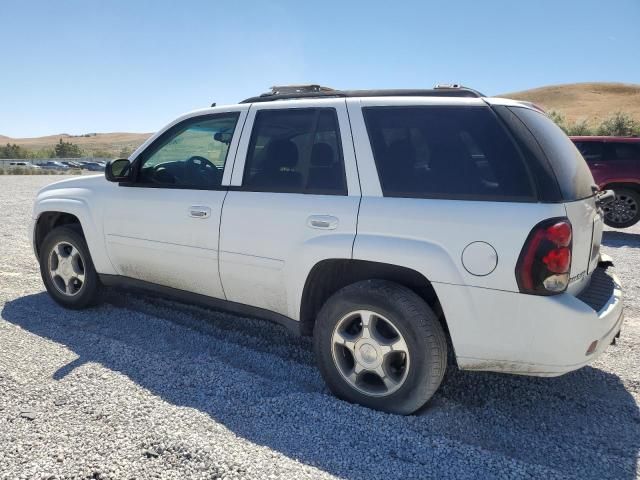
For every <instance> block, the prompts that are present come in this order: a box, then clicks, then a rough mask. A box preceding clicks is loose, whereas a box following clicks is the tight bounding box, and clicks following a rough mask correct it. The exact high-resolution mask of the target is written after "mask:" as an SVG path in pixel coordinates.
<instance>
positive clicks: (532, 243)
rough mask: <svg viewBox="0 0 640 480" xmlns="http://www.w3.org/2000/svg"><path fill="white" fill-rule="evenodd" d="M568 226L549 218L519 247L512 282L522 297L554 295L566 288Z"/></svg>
mask: <svg viewBox="0 0 640 480" xmlns="http://www.w3.org/2000/svg"><path fill="white" fill-rule="evenodd" d="M571 240H572V234H571V222H569V219H567V218H552V219H549V220H544V221H543V222H540V223H539V224H538V225H536V226H535V227H534V228H533V230H531V233H530V234H529V236H528V237H527V241H526V242H525V244H524V247H522V252H520V258H519V259H518V264H517V266H516V279H517V281H518V287H519V288H520V291H521V292H522V293H530V294H533V295H555V294H558V293H562V292H564V291H565V290H566V289H567V286H568V285H569V272H570V271H571V246H572V242H571Z"/></svg>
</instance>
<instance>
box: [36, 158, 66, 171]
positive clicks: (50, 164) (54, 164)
mask: <svg viewBox="0 0 640 480" xmlns="http://www.w3.org/2000/svg"><path fill="white" fill-rule="evenodd" d="M40 166H41V167H42V168H46V169H49V170H69V167H68V166H67V165H65V164H64V163H62V162H58V161H55V160H49V161H47V162H44V163H42V164H40Z"/></svg>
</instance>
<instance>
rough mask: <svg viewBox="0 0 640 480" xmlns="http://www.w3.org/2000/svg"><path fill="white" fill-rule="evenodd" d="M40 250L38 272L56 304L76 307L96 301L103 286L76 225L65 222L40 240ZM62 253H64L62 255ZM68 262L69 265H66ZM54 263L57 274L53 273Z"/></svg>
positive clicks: (85, 305) (80, 307)
mask: <svg viewBox="0 0 640 480" xmlns="http://www.w3.org/2000/svg"><path fill="white" fill-rule="evenodd" d="M69 247H72V249H69ZM54 249H56V251H55V252H54ZM73 249H75V250H73ZM39 251H40V275H41V276H42V281H43V282H44V285H45V287H46V289H47V292H49V295H51V297H52V298H53V299H54V300H55V301H56V303H58V304H59V305H61V306H63V307H65V308H69V309H73V310H79V309H83V308H87V307H90V306H93V305H95V304H97V303H98V302H99V300H100V290H101V287H102V285H101V284H100V280H99V278H98V274H97V273H96V269H95V267H94V266H93V261H92V260H91V255H90V253H89V248H88V247H87V242H86V241H85V239H84V236H83V235H82V230H81V229H80V228H79V227H76V226H74V225H65V226H62V227H57V228H54V229H53V230H52V231H51V232H49V233H48V234H47V236H46V237H45V238H44V240H43V241H42V244H41V245H40V250H39ZM61 252H64V256H63V253H61ZM70 252H71V253H70ZM54 257H55V258H54ZM56 259H57V260H56ZM62 259H64V260H62ZM67 262H68V265H65V264H66V263H67ZM54 266H55V267H56V269H55V270H56V271H59V275H56V274H54V273H52V270H54V269H53V268H52V267H54ZM58 268H59V270H58ZM74 275H75V277H73V276H74ZM81 275H82V281H80V278H81ZM63 277H64V278H63ZM65 278H67V279H68V281H66V280H65ZM63 289H65V290H66V293H65V292H63V291H62V290H63Z"/></svg>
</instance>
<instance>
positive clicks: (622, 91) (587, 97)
mask: <svg viewBox="0 0 640 480" xmlns="http://www.w3.org/2000/svg"><path fill="white" fill-rule="evenodd" d="M496 96H497V97H505V98H513V99H515V100H526V101H529V102H533V103H536V104H538V105H540V106H542V107H543V108H544V109H545V110H547V111H548V110H556V111H558V112H561V113H562V114H563V115H564V116H565V117H566V119H567V120H569V121H570V122H575V121H578V120H583V119H584V120H587V121H589V123H591V124H592V125H593V124H597V123H600V122H601V121H602V120H604V119H605V118H607V117H609V116H610V115H611V114H613V113H615V112H617V111H623V112H626V113H628V114H630V115H631V116H633V117H634V118H635V119H636V120H638V121H640V85H637V84H629V83H569V84H566V85H550V86H548V87H540V88H534V89H532V90H525V91H522V92H513V93H504V94H501V95H496Z"/></svg>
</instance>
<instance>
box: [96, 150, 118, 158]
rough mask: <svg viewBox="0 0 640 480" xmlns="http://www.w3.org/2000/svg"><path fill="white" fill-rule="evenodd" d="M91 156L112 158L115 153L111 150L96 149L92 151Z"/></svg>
mask: <svg viewBox="0 0 640 480" xmlns="http://www.w3.org/2000/svg"><path fill="white" fill-rule="evenodd" d="M91 156H92V157H93V158H112V157H113V153H111V152H110V151H109V150H94V151H93V152H91Z"/></svg>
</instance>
